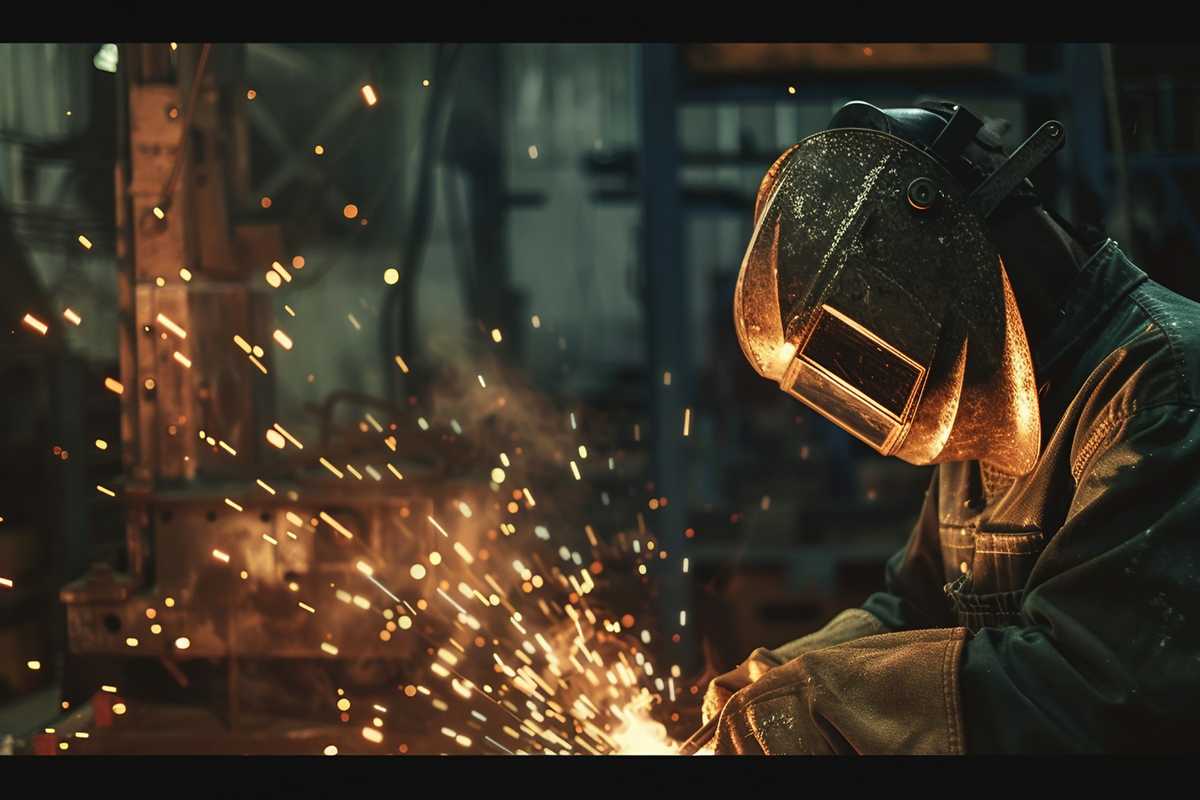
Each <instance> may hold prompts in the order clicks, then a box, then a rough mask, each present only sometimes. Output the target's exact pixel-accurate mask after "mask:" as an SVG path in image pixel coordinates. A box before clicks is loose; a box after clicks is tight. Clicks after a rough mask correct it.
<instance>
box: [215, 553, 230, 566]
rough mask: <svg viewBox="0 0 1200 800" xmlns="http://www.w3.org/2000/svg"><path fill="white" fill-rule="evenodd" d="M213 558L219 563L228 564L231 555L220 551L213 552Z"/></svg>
mask: <svg viewBox="0 0 1200 800" xmlns="http://www.w3.org/2000/svg"><path fill="white" fill-rule="evenodd" d="M212 556H213V558H215V559H217V560H218V561H223V562H225V563H226V564H228V563H229V554H228V553H223V552H221V551H220V550H213V551H212Z"/></svg>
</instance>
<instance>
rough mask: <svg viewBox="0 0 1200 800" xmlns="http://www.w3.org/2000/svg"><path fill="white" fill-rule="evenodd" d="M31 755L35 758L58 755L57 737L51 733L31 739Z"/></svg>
mask: <svg viewBox="0 0 1200 800" xmlns="http://www.w3.org/2000/svg"><path fill="white" fill-rule="evenodd" d="M33 754H34V755H35V756H53V755H58V737H57V736H55V735H54V734H53V733H39V734H35V735H34V737H33Z"/></svg>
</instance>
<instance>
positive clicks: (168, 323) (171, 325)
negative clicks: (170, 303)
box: [154, 312, 187, 339]
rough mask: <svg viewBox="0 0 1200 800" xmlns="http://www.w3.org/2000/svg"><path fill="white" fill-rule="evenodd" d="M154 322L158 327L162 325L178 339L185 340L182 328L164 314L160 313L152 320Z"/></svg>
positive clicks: (185, 335) (185, 333)
mask: <svg viewBox="0 0 1200 800" xmlns="http://www.w3.org/2000/svg"><path fill="white" fill-rule="evenodd" d="M154 321H155V322H157V323H158V324H159V325H162V326H163V327H164V328H166V329H167V330H169V331H170V332H171V333H173V334H175V335H176V336H178V337H179V338H180V339H186V338H187V331H185V330H184V329H183V328H181V327H179V325H178V324H177V323H176V322H175V321H174V320H172V319H171V318H170V317H168V316H167V315H166V314H163V313H161V312H160V313H159V315H158V316H157V317H155V318H154Z"/></svg>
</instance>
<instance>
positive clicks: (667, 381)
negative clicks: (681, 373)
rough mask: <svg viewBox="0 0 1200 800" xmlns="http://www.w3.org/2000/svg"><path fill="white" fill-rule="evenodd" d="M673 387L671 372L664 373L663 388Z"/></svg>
mask: <svg viewBox="0 0 1200 800" xmlns="http://www.w3.org/2000/svg"><path fill="white" fill-rule="evenodd" d="M670 385H671V371H670V370H667V371H666V372H664V373H663V386H670Z"/></svg>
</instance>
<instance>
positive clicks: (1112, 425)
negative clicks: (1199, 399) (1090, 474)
mask: <svg viewBox="0 0 1200 800" xmlns="http://www.w3.org/2000/svg"><path fill="white" fill-rule="evenodd" d="M1167 406H1174V407H1176V408H1179V409H1187V408H1192V409H1195V408H1200V404H1197V403H1195V402H1188V401H1180V400H1160V401H1158V402H1155V403H1147V404H1146V405H1138V404H1136V403H1135V404H1133V405H1131V406H1130V407H1129V409H1128V410H1127V411H1122V412H1119V413H1117V414H1116V415H1114V416H1112V417H1110V418H1108V419H1105V420H1102V421H1101V422H1099V423H1097V425H1096V430H1094V431H1093V432H1092V434H1091V436H1089V437H1088V440H1087V442H1086V443H1085V444H1084V446H1083V447H1082V448H1080V452H1079V455H1078V456H1076V457H1075V461H1074V462H1073V463H1072V464H1071V477H1072V478H1074V479H1075V482H1076V483H1078V482H1079V479H1080V477H1082V475H1083V470H1084V468H1085V467H1086V466H1087V465H1088V464H1089V463H1090V462H1091V460H1092V457H1093V456H1094V455H1095V454H1096V451H1097V450H1099V449H1100V447H1101V446H1102V445H1104V444H1106V443H1107V442H1108V441H1109V434H1111V433H1113V432H1114V431H1115V430H1117V429H1118V428H1120V427H1122V426H1123V425H1124V423H1126V422H1128V421H1129V420H1131V419H1133V418H1134V417H1136V416H1138V415H1139V414H1144V413H1145V412H1147V411H1153V410H1154V409H1157V408H1165V407H1167Z"/></svg>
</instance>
